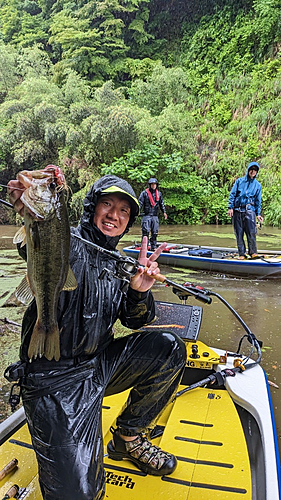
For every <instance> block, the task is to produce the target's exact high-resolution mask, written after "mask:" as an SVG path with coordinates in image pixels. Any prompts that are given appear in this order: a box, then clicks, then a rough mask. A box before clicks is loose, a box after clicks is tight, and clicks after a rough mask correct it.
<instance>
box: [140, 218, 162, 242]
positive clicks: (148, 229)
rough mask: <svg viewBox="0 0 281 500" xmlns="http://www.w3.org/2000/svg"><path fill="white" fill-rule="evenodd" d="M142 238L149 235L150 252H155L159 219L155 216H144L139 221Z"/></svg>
mask: <svg viewBox="0 0 281 500" xmlns="http://www.w3.org/2000/svg"><path fill="white" fill-rule="evenodd" d="M141 231H142V237H144V236H147V237H148V238H149V233H151V235H150V240H149V241H150V250H155V248H156V245H157V235H158V231H159V219H158V217H157V215H144V216H143V218H142V220H141Z"/></svg>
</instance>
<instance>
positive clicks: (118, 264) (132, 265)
mask: <svg viewBox="0 0 281 500" xmlns="http://www.w3.org/2000/svg"><path fill="white" fill-rule="evenodd" d="M139 266H140V265H139V263H138V261H137V260H136V259H133V258H132V257H123V256H119V258H118V260H116V261H115V269H114V271H110V270H109V269H106V268H105V269H103V271H102V272H101V274H100V275H99V279H103V278H104V277H105V276H106V275H107V274H111V275H112V276H113V277H114V278H118V279H120V280H123V281H125V282H127V283H130V278H132V277H133V276H135V275H136V274H137V270H138V268H139Z"/></svg>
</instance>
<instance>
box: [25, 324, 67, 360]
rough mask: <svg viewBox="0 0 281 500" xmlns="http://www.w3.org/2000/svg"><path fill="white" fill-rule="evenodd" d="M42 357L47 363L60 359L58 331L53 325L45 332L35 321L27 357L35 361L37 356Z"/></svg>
mask: <svg viewBox="0 0 281 500" xmlns="http://www.w3.org/2000/svg"><path fill="white" fill-rule="evenodd" d="M43 355H44V356H45V358H47V359H48V360H49V361H51V360H52V359H53V358H54V359H55V360H56V361H58V360H59V359H60V337H59V329H58V325H57V324H55V325H53V326H52V327H51V328H50V329H49V330H48V331H47V330H46V328H45V327H44V325H43V324H42V323H41V322H40V321H38V319H37V321H36V323H35V326H34V329H33V332H32V335H31V339H30V343H29V347H28V357H29V359H30V360H32V358H34V359H36V358H37V356H39V358H41V357H42V356H43Z"/></svg>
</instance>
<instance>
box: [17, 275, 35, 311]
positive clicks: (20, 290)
mask: <svg viewBox="0 0 281 500" xmlns="http://www.w3.org/2000/svg"><path fill="white" fill-rule="evenodd" d="M15 296H16V297H17V299H18V300H19V301H20V302H22V303H23V304H25V305H27V304H29V302H31V300H32V299H33V298H34V294H33V292H32V290H31V288H30V285H29V282H28V277H27V275H25V276H24V278H23V279H22V281H21V282H20V284H19V285H18V286H17V288H16V291H15Z"/></svg>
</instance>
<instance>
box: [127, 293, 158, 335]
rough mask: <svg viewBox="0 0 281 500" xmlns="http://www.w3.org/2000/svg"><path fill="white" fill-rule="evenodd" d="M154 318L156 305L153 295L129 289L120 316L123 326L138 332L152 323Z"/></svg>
mask: <svg viewBox="0 0 281 500" xmlns="http://www.w3.org/2000/svg"><path fill="white" fill-rule="evenodd" d="M154 317H155V303H154V298H153V295H152V293H151V292H150V291H148V292H137V291H136V290H133V289H132V288H130V287H129V288H128V292H127V295H126V296H125V297H124V299H123V302H122V305H121V310H120V314H119V319H120V321H121V323H122V325H123V326H126V327H127V328H131V329H133V330H137V329H138V328H141V327H143V326H144V325H147V324H149V323H151V321H153V319H154Z"/></svg>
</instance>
